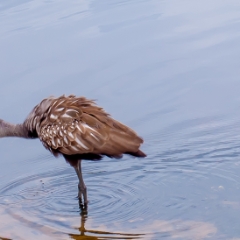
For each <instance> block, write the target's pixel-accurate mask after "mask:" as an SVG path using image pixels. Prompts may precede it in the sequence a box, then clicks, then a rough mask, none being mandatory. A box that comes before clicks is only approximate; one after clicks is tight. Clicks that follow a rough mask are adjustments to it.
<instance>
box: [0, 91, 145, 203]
mask: <svg viewBox="0 0 240 240" xmlns="http://www.w3.org/2000/svg"><path fill="white" fill-rule="evenodd" d="M7 136H14V137H22V138H39V139H40V140H41V142H42V143H43V145H44V147H45V148H47V149H48V150H49V151H50V152H52V153H53V155H54V156H58V155H59V154H62V155H63V156H64V158H65V159H66V161H67V162H69V163H70V164H71V165H72V166H73V167H74V169H75V171H76V173H77V176H78V179H79V184H78V197H79V200H80V203H82V195H83V200H84V205H85V206H86V205H87V203H88V200H87V188H86V185H85V183H84V181H83V177H82V170H81V160H83V159H86V160H98V159H101V158H102V156H103V155H106V156H108V157H111V158H121V157H122V154H130V155H133V156H135V157H145V156H146V155H145V153H143V152H142V151H141V150H139V147H140V145H141V143H143V139H142V138H140V137H139V136H138V135H137V134H136V133H135V132H134V131H133V130H132V129H130V128H129V127H127V126H125V125H123V124H122V123H120V122H118V121H116V120H115V119H113V118H111V117H110V115H109V114H108V113H106V112H105V111H104V110H103V109H102V108H100V107H98V106H97V105H96V104H95V102H94V101H92V100H88V99H86V98H85V97H76V96H74V95H70V96H68V97H66V96H61V97H58V98H56V97H49V98H46V99H44V100H43V101H42V102H41V103H40V104H38V105H37V106H36V107H35V108H34V109H33V110H32V112H31V113H30V114H29V116H28V117H27V119H26V120H25V121H24V122H23V123H22V124H16V125H15V124H11V123H8V122H5V121H4V120H1V119H0V137H7Z"/></svg>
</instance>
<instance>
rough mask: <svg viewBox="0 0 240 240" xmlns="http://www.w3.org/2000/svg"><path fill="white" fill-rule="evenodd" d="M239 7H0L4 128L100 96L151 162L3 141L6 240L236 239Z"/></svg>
mask: <svg viewBox="0 0 240 240" xmlns="http://www.w3.org/2000/svg"><path fill="white" fill-rule="evenodd" d="M239 29H240V2H239V1H238V0H229V1H223V0H210V1H206V0H202V1H198V2H197V1H190V0H180V1H179V0H178V1H176V0H170V1H164V0H162V1H161V0H148V1H147V0H131V1H124V0H103V1H99V0H90V1H86V0H81V1H73V0H68V1H66V0H61V1H56V0H45V1H44V0H35V1H32V0H11V1H10V0H1V3H0V73H1V77H0V96H1V102H0V118H3V119H5V120H7V121H11V122H15V123H18V122H22V121H23V120H24V119H25V117H26V116H27V115H28V113H29V112H30V111H31V110H32V108H33V107H34V106H35V105H36V104H38V103H39V102H40V101H41V100H42V99H43V98H45V97H48V96H49V95H55V96H59V95H62V94H66V95H68V94H75V95H79V96H86V97H88V98H91V99H97V103H98V104H99V105H100V106H102V107H104V108H105V109H106V111H108V112H109V113H111V115H112V116H113V117H114V118H116V119H118V120H119V121H121V122H123V123H124V124H127V125H129V126H130V127H132V128H133V129H134V130H135V131H137V132H138V134H139V135H140V136H142V137H143V138H144V140H145V142H144V144H143V146H142V150H143V151H144V152H146V153H147V155H148V156H147V157H146V158H144V159H136V158H132V157H129V156H124V157H123V158H122V159H117V160H115V159H110V158H107V157H105V158H104V159H103V160H101V161H97V162H91V161H85V162H83V175H84V179H85V182H86V185H87V187H88V194H89V200H90V203H89V208H88V212H85V211H81V209H79V206H78V200H77V198H76V196H77V183H78V180H77V177H76V175H75V172H74V169H73V168H71V166H69V165H68V164H67V163H66V162H65V161H64V159H63V158H62V157H60V158H55V157H54V156H52V155H51V154H50V152H47V151H46V150H45V149H44V147H43V146H42V144H41V143H40V141H39V140H24V139H17V138H4V139H0V153H1V154H0V163H1V165H0V239H184V240H188V239H189V240H192V239H196V240H201V239H214V240H215V239H224V240H225V239H227V240H233V239H234V240H236V239H240V228H239V221H240V214H239V212H240V148H239V146H240V131H239V128H240V67H239V64H240V31H239Z"/></svg>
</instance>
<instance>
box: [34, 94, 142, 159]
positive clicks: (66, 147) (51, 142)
mask: <svg viewBox="0 0 240 240" xmlns="http://www.w3.org/2000/svg"><path fill="white" fill-rule="evenodd" d="M44 116H45V117H44V118H43V119H42V120H41V123H40V124H39V127H38V129H37V134H38V136H39V138H40V140H41V141H42V143H43V144H44V146H45V147H46V148H47V149H49V150H50V151H52V152H53V153H54V152H60V153H62V154H66V155H74V154H88V153H91V154H100V155H102V154H103V155H108V156H110V157H121V155H122V154H123V153H130V154H131V153H135V152H137V151H138V148H139V146H140V144H141V143H142V142H143V140H142V139H141V138H140V137H138V136H137V134H136V133H135V132H134V131H133V130H131V129H130V128H128V127H126V126H125V125H123V124H121V123H120V122H118V121H116V120H114V119H113V118H111V117H110V116H109V114H107V113H106V112H105V111H104V110H103V109H102V108H100V107H98V106H97V105H96V104H95V102H94V101H91V100H87V99H86V98H84V97H79V98H77V97H75V96H73V95H71V96H69V97H65V96H62V97H60V98H58V99H55V100H54V101H52V104H51V105H50V107H49V108H48V110H47V112H46V113H44Z"/></svg>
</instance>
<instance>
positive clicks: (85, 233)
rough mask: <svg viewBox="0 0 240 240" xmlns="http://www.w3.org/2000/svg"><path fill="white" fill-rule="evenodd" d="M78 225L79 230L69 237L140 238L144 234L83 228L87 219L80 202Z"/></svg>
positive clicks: (91, 238)
mask: <svg viewBox="0 0 240 240" xmlns="http://www.w3.org/2000/svg"><path fill="white" fill-rule="evenodd" d="M80 210H81V213H80V226H79V228H77V229H78V230H79V234H69V236H70V237H71V239H76V240H80V239H82V240H83V239H86V240H87V239H88V240H95V239H99V240H100V239H101V240H102V239H140V238H142V237H143V236H144V235H145V234H130V233H119V232H110V231H101V230H90V229H86V228H85V224H86V221H87V209H86V208H84V207H83V206H82V204H80Z"/></svg>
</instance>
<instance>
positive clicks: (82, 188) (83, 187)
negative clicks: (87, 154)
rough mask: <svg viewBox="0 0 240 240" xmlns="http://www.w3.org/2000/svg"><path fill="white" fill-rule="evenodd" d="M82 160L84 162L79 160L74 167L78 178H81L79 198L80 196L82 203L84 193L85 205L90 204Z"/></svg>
mask: <svg viewBox="0 0 240 240" xmlns="http://www.w3.org/2000/svg"><path fill="white" fill-rule="evenodd" d="M81 162H82V160H78V163H77V164H76V165H75V166H74V169H75V171H76V173H77V176H78V179H79V183H78V198H79V201H80V204H82V195H83V200H84V205H85V206H86V205H87V204H88V200H87V187H86V185H85V183H84V181H83V176H82V167H81Z"/></svg>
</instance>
